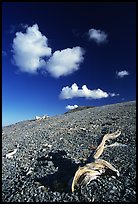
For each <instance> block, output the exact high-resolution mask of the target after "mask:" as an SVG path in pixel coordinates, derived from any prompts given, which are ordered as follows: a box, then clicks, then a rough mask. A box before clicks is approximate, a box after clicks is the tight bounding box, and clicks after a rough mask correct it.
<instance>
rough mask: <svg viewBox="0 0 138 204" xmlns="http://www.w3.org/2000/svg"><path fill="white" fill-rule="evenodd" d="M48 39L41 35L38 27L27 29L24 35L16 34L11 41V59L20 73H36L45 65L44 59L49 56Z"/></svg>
mask: <svg viewBox="0 0 138 204" xmlns="http://www.w3.org/2000/svg"><path fill="white" fill-rule="evenodd" d="M47 41H48V39H47V38H46V37H45V36H44V35H42V34H41V32H40V31H39V28H38V25H37V24H35V25H33V26H32V27H28V28H27V30H26V33H22V32H17V33H16V37H15V38H14V40H13V45H12V48H13V50H12V51H13V53H14V55H13V59H14V62H15V65H16V66H18V67H19V68H20V69H21V71H24V72H29V73H36V71H37V69H38V68H41V67H42V66H44V65H45V60H44V59H43V58H44V57H48V56H50V55H51V48H50V47H48V43H47Z"/></svg>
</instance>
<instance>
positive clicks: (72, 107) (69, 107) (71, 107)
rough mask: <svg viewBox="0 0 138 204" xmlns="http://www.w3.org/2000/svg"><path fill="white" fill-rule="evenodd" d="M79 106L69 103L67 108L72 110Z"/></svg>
mask: <svg viewBox="0 0 138 204" xmlns="http://www.w3.org/2000/svg"><path fill="white" fill-rule="evenodd" d="M77 107H78V105H67V106H66V109H68V110H72V109H74V108H77Z"/></svg>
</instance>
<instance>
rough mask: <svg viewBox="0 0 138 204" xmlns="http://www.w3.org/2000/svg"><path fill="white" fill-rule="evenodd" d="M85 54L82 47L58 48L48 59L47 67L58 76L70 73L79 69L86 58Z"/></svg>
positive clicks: (53, 74)
mask: <svg viewBox="0 0 138 204" xmlns="http://www.w3.org/2000/svg"><path fill="white" fill-rule="evenodd" d="M83 54H84V50H83V49H82V48H80V47H73V48H67V49H64V50H61V51H59V50H57V51H55V52H54V53H53V55H52V56H51V58H50V59H49V60H48V62H47V67H46V69H47V71H48V72H49V73H50V74H51V75H52V76H53V77H56V78H58V77H60V76H66V75H69V74H71V73H73V72H75V71H77V70H78V69H79V65H80V63H81V62H82V61H83V59H84V57H83Z"/></svg>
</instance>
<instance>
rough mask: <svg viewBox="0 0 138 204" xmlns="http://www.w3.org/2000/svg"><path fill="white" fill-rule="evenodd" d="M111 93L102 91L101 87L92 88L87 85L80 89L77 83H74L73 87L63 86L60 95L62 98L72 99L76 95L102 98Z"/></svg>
mask: <svg viewBox="0 0 138 204" xmlns="http://www.w3.org/2000/svg"><path fill="white" fill-rule="evenodd" d="M108 96H109V94H108V93H106V92H104V91H102V90H101V89H96V90H90V89H88V88H87V86H86V85H83V86H82V89H78V86H77V84H76V83H74V84H72V86H71V87H68V86H66V87H63V88H62V91H61V93H60V95H59V97H60V98H61V99H71V98H74V97H85V98H87V99H100V98H106V97H108Z"/></svg>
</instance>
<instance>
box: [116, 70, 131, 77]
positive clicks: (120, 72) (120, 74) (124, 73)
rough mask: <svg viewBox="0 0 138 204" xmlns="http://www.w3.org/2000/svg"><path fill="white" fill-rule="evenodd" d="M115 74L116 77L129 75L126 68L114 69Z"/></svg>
mask: <svg viewBox="0 0 138 204" xmlns="http://www.w3.org/2000/svg"><path fill="white" fill-rule="evenodd" d="M116 74H117V76H118V77H120V78H123V77H124V76H127V75H129V72H128V71H126V70H123V71H119V72H117V71H116Z"/></svg>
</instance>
